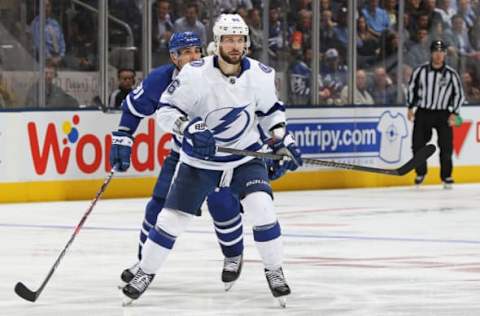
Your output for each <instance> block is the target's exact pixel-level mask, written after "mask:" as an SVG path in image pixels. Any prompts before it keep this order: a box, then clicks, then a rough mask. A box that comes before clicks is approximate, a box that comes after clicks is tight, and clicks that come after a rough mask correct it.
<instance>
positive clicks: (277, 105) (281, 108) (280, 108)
mask: <svg viewBox="0 0 480 316" xmlns="http://www.w3.org/2000/svg"><path fill="white" fill-rule="evenodd" d="M276 111H282V112H285V107H284V106H283V104H281V103H278V102H276V103H275V104H274V105H273V106H272V107H271V108H270V110H268V112H267V113H263V112H262V111H256V112H255V114H256V115H257V116H258V117H264V116H269V115H271V114H272V113H273V112H276Z"/></svg>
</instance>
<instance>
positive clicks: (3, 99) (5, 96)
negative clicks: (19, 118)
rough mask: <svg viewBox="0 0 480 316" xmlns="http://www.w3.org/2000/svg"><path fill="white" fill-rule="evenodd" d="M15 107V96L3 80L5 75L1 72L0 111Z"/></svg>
mask: <svg viewBox="0 0 480 316" xmlns="http://www.w3.org/2000/svg"><path fill="white" fill-rule="evenodd" d="M15 105H16V100H15V96H14V94H13V92H11V91H10V89H8V86H7V83H6V82H5V81H4V80H3V75H2V72H1V70H0V109H5V108H11V107H14V106H15Z"/></svg>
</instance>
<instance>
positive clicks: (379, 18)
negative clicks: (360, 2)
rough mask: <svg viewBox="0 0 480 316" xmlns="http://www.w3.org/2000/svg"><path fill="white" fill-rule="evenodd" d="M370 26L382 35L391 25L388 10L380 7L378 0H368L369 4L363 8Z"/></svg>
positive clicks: (363, 13) (377, 33)
mask: <svg viewBox="0 0 480 316" xmlns="http://www.w3.org/2000/svg"><path fill="white" fill-rule="evenodd" d="M362 15H363V16H364V17H365V20H366V21H367V24H368V26H369V27H370V28H371V29H372V31H373V32H375V33H376V35H378V36H380V35H381V34H382V33H383V32H384V31H386V30H387V29H388V28H389V27H390V20H389V18H388V14H387V12H386V11H385V10H384V9H382V8H379V7H378V0H368V4H367V5H366V6H365V7H364V8H363V9H362Z"/></svg>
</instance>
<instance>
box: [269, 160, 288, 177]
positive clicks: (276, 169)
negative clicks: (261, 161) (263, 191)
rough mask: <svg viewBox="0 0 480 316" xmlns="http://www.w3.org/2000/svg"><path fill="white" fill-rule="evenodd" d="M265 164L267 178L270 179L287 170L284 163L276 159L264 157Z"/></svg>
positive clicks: (279, 175) (281, 174) (280, 175)
mask: <svg viewBox="0 0 480 316" xmlns="http://www.w3.org/2000/svg"><path fill="white" fill-rule="evenodd" d="M265 165H266V166H267V171H268V178H269V179H270V180H277V179H278V178H280V177H282V176H283V175H284V174H285V172H287V170H288V169H287V167H286V164H284V163H282V164H281V163H280V161H278V160H272V159H265Z"/></svg>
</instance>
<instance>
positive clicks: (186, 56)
mask: <svg viewBox="0 0 480 316" xmlns="http://www.w3.org/2000/svg"><path fill="white" fill-rule="evenodd" d="M169 50H170V56H171V60H172V63H173V64H168V65H164V66H161V67H158V68H156V69H154V70H153V71H152V72H151V73H150V74H149V75H148V76H147V77H146V78H145V79H144V80H143V81H142V83H141V84H140V85H139V86H138V87H137V88H136V89H134V90H133V91H132V92H131V93H129V94H128V95H127V97H126V98H125V100H124V101H123V104H122V111H123V112H122V116H121V119H120V124H119V127H118V130H117V131H115V132H113V133H112V134H113V139H112V147H111V151H110V163H111V165H112V166H114V165H116V164H117V163H119V164H120V168H119V171H126V170H127V169H128V168H129V166H130V152H131V149H130V147H131V145H132V143H133V135H134V133H135V131H136V130H137V127H138V125H139V124H140V122H141V120H142V119H143V118H144V117H147V116H150V115H152V114H153V113H155V112H156V110H157V107H158V100H159V99H160V96H161V94H162V92H163V91H164V90H165V88H166V87H167V86H168V85H169V84H170V83H171V82H172V80H173V79H174V78H175V77H176V76H177V74H178V73H179V71H180V70H181V68H182V67H183V66H184V65H185V64H187V63H189V62H191V61H193V60H198V59H200V57H201V42H200V38H199V37H198V36H197V35H196V34H195V33H192V32H183V33H174V34H173V35H172V37H171V39H170V43H169ZM180 145H181V143H180V141H179V139H178V137H175V136H174V144H173V149H172V152H171V154H170V155H169V156H168V158H167V159H166V160H165V163H164V165H163V167H162V170H161V172H160V174H159V176H158V179H157V182H156V184H155V187H154V190H153V194H152V197H151V199H150V201H149V202H148V204H147V206H146V209H145V217H144V220H143V223H142V228H141V231H140V240H139V247H138V255H137V256H138V260H140V259H141V253H142V246H143V244H144V242H145V240H146V239H147V235H148V233H149V231H150V229H151V228H152V227H153V226H154V225H155V223H156V221H157V216H158V214H159V212H160V211H161V209H162V208H163V204H164V202H165V197H166V195H167V193H168V190H169V187H170V182H171V179H172V177H173V174H174V172H175V168H176V165H177V162H178V159H179V153H178V152H179V146H180ZM284 171H285V170H283V169H282V168H274V170H272V175H273V176H275V177H278V176H280V175H282V174H283V172H284ZM207 204H208V208H209V211H210V214H211V216H212V218H213V220H214V225H215V231H216V234H217V237H218V242H219V244H220V247H221V249H222V252H223V254H224V256H225V259H224V267H223V270H222V281H223V282H224V283H225V290H227V291H228V290H229V289H230V287H231V286H232V285H233V282H234V281H235V280H236V279H237V278H238V276H239V275H240V272H241V267H242V262H243V260H242V259H243V256H242V253H243V231H242V230H243V228H242V217H241V214H240V203H239V201H238V199H237V198H235V197H234V196H232V194H231V192H230V189H229V188H221V189H220V190H217V192H213V193H212V194H211V195H209V197H208V201H207ZM137 269H138V262H137V263H135V264H134V265H133V266H132V267H130V268H128V269H125V270H124V271H123V272H122V274H121V279H122V281H124V282H125V283H128V282H129V281H131V280H132V278H133V276H134V275H135V273H136V272H137Z"/></svg>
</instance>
